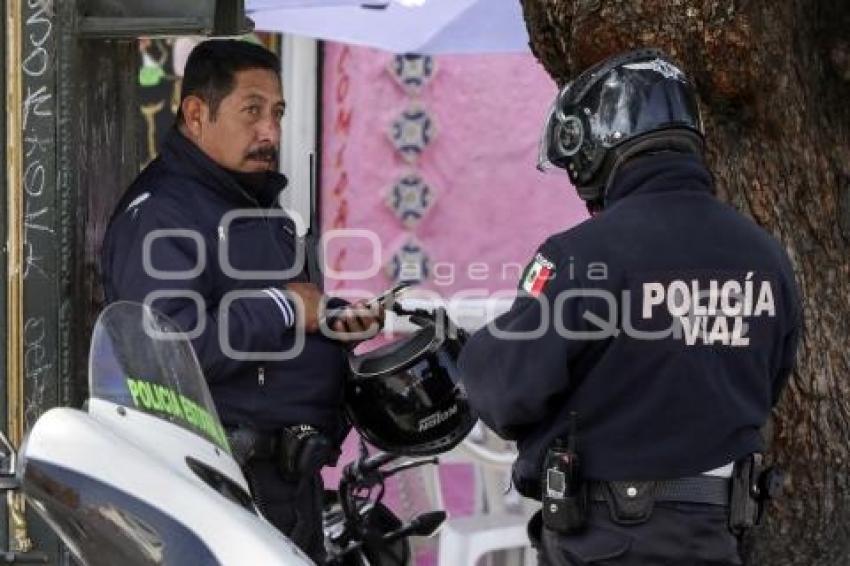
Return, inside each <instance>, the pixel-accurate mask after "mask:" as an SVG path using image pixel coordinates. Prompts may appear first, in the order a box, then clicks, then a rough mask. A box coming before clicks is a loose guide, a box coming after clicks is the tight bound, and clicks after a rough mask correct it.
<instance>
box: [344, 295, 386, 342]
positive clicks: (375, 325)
mask: <svg viewBox="0 0 850 566" xmlns="http://www.w3.org/2000/svg"><path fill="white" fill-rule="evenodd" d="M383 325H384V309H383V308H382V307H379V306H371V307H370V306H369V305H367V304H366V303H365V302H362V301H361V302H358V303H354V304H353V305H350V306H348V307H345V308H344V309H342V312H341V314H339V315H338V316H336V317H335V321H334V323H333V326H332V327H331V330H333V331H334V332H335V333H336V335H335V336H334V338H336V339H337V340H340V341H341V342H362V341H363V340H369V339H370V338H374V337H375V335H377V334H378V332H380V331H381V328H382V327H383Z"/></svg>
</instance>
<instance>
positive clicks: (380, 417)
mask: <svg viewBox="0 0 850 566" xmlns="http://www.w3.org/2000/svg"><path fill="white" fill-rule="evenodd" d="M398 310H400V309H398ZM402 314H408V315H412V316H410V320H411V322H413V323H414V324H417V325H418V326H420V328H419V330H417V331H416V332H414V333H413V334H411V335H410V336H406V337H405V338H403V339H401V340H398V341H396V342H393V343H391V344H387V345H385V346H381V347H379V348H377V349H376V350H373V351H371V352H368V353H366V354H363V355H359V356H357V355H353V354H352V355H351V356H349V366H350V370H351V376H350V378H349V380H348V383H347V385H346V394H345V398H346V399H345V403H346V410H347V412H348V416H349V419H350V420H351V424H352V425H353V426H354V428H355V429H357V431H358V432H360V434H362V435H363V436H364V437H365V438H366V440H368V441H369V443H371V444H372V445H374V446H375V447H377V448H379V449H381V450H383V451H385V452H391V453H394V454H403V455H406V456H431V455H434V454H439V453H442V452H446V451H448V450H450V449H452V448H453V447H454V446H456V445H457V444H458V443H459V442H460V441H461V440H463V438H464V437H465V436H466V435H467V433H469V431H470V429H471V428H472V426H473V425H474V424H475V421H476V418H475V417H474V416H473V415H472V413H471V411H470V408H469V405H468V404H467V402H466V396H465V394H464V393H463V391H462V389H461V387H460V385H459V383H460V373H459V369H458V365H457V359H458V356H459V355H460V350H461V348H462V347H463V342H464V340H465V335H464V334H463V331H462V330H459V329H457V328H455V327H454V325H453V324H452V323H451V322H450V321H449V319H448V316H447V315H446V312H445V311H444V310H443V309H437V310H436V311H434V312H433V313H429V312H427V311H416V312H415V313H413V312H410V311H402Z"/></svg>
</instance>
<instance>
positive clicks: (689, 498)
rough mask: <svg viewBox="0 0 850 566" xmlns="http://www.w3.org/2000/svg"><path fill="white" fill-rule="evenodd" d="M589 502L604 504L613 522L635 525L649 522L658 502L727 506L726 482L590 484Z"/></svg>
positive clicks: (683, 480) (715, 479)
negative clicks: (606, 505) (601, 502)
mask: <svg viewBox="0 0 850 566" xmlns="http://www.w3.org/2000/svg"><path fill="white" fill-rule="evenodd" d="M589 483H590V485H589V486H588V487H589V497H590V500H591V501H604V502H606V503H607V504H608V507H609V509H610V511H611V516H612V518H613V519H614V521H616V522H618V523H621V524H639V523H642V522H644V521H646V520H648V519H649V517H650V516H651V515H652V509H653V506H654V505H655V503H658V502H679V503H699V504H703V505H719V506H728V505H729V499H730V489H731V482H730V480H729V479H728V478H719V477H712V476H696V477H687V478H680V479H675V480H661V481H640V482H638V481H607V482H601V481H591V482H589Z"/></svg>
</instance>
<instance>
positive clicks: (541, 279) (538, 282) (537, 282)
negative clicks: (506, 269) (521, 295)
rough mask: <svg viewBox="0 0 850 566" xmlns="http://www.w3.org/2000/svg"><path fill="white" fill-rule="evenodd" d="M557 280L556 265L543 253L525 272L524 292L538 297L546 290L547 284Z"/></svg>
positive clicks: (536, 257)
mask: <svg viewBox="0 0 850 566" xmlns="http://www.w3.org/2000/svg"><path fill="white" fill-rule="evenodd" d="M554 278H555V264H554V263H552V262H551V261H550V260H549V259H547V258H546V256H544V255H543V254H541V253H538V254H537V255H536V256H534V261H532V262H531V264H529V266H528V267H527V268H526V270H525V277H524V278H523V281H522V288H523V290H524V291H525V292H526V293H528V294H530V295H531V296H532V297H537V296H538V295H540V293H542V292H543V289H545V288H546V283H547V282H549V280H550V279H554Z"/></svg>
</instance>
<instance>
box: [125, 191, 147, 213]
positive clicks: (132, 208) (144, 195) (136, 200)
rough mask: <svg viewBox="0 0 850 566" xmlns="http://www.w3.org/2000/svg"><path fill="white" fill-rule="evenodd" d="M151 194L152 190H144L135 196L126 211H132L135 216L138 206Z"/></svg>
mask: <svg viewBox="0 0 850 566" xmlns="http://www.w3.org/2000/svg"><path fill="white" fill-rule="evenodd" d="M150 196H151V192H150V191H145V192H143V193H142V194H140V195H139V196H137V197H136V198H134V199H133V202H131V203H130V204H128V205H127V208H126V209H125V210H124V212H130V211H132V212H133V216H135V215H136V212H138V209H137V208H136V207H138V206H139V205H140V204H142V203H143V202H145V201H146V200H148V199H149V198H150Z"/></svg>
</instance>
